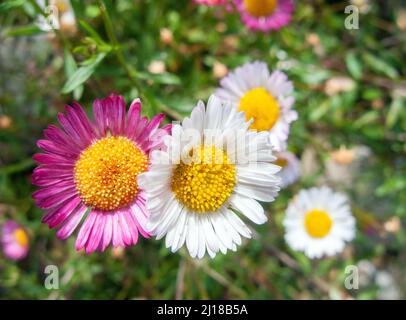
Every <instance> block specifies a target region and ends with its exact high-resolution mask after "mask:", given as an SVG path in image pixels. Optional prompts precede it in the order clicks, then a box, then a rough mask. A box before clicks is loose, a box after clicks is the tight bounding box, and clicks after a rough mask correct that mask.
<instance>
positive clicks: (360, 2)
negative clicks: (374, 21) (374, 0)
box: [350, 0, 371, 14]
mask: <svg viewBox="0 0 406 320" xmlns="http://www.w3.org/2000/svg"><path fill="white" fill-rule="evenodd" d="M350 3H351V4H352V5H354V6H356V7H357V8H358V10H359V12H361V13H362V14H367V13H368V12H369V11H371V3H370V1H369V0H350Z"/></svg>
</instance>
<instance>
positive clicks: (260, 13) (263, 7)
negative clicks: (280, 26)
mask: <svg viewBox="0 0 406 320" xmlns="http://www.w3.org/2000/svg"><path fill="white" fill-rule="evenodd" d="M277 5H278V0H244V8H245V10H247V11H248V13H249V14H250V15H252V16H254V17H266V16H269V15H271V14H272V13H273V12H274V11H275V9H276V7H277Z"/></svg>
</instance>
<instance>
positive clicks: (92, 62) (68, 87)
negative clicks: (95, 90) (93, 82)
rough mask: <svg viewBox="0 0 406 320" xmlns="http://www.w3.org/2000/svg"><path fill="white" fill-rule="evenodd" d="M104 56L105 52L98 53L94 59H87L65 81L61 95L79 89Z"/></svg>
mask: <svg viewBox="0 0 406 320" xmlns="http://www.w3.org/2000/svg"><path fill="white" fill-rule="evenodd" d="M105 56H106V52H101V53H99V54H98V55H97V56H96V57H95V58H92V59H89V60H87V61H85V62H84V63H83V64H84V65H82V66H81V67H80V68H78V69H77V70H76V71H75V72H74V73H73V74H72V75H71V76H70V77H69V79H68V81H66V83H65V85H64V86H63V88H62V90H61V93H63V94H67V93H69V92H71V91H73V90H75V89H76V88H77V87H79V86H80V85H81V84H82V83H84V82H85V81H86V80H87V79H89V78H90V76H91V75H92V74H93V73H94V72H95V70H96V68H97V66H98V65H99V63H100V62H101V61H102V60H103V59H104V57H105Z"/></svg>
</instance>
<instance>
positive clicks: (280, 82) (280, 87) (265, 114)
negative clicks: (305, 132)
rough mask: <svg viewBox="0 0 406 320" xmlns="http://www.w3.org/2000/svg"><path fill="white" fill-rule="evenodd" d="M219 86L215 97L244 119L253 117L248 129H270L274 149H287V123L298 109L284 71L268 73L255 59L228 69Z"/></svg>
mask: <svg viewBox="0 0 406 320" xmlns="http://www.w3.org/2000/svg"><path fill="white" fill-rule="evenodd" d="M220 85H221V87H220V88H219V89H217V90H216V92H215V95H216V96H218V97H220V98H221V99H223V100H225V101H231V102H232V103H233V104H234V106H235V107H236V108H237V109H238V111H244V112H245V116H246V119H247V121H248V120H250V119H253V123H252V125H251V129H254V130H257V131H269V138H270V140H271V143H272V145H273V146H274V148H275V150H276V151H284V150H286V147H287V140H288V136H289V131H290V124H291V123H292V122H293V121H295V120H296V119H297V112H296V111H295V110H293V108H292V106H293V103H294V102H295V99H294V97H293V96H292V92H293V84H292V82H291V81H289V80H288V77H287V76H286V74H285V73H283V72H282V71H279V70H275V71H273V72H272V73H270V72H269V70H268V66H267V65H266V63H264V62H260V61H255V62H252V63H246V64H244V65H242V66H241V67H238V68H237V69H235V70H234V71H232V72H230V73H229V74H228V75H227V76H226V77H225V78H223V79H222V80H221V81H220Z"/></svg>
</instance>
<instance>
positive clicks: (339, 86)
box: [324, 76, 355, 96]
mask: <svg viewBox="0 0 406 320" xmlns="http://www.w3.org/2000/svg"><path fill="white" fill-rule="evenodd" d="M354 88H355V82H354V80H352V79H351V78H349V77H343V76H337V77H332V78H330V79H328V80H327V81H326V84H325V87H324V92H325V93H326V94H327V95H329V96H334V95H336V94H338V93H340V92H348V91H351V90H353V89H354Z"/></svg>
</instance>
